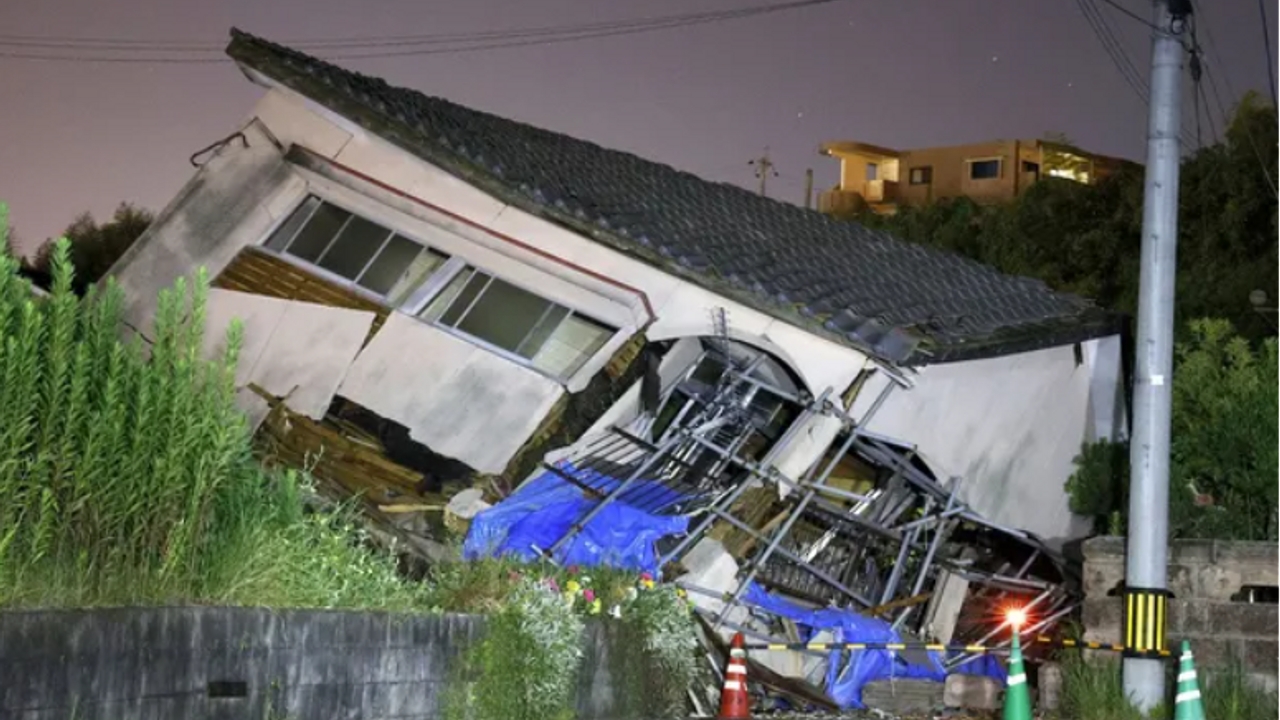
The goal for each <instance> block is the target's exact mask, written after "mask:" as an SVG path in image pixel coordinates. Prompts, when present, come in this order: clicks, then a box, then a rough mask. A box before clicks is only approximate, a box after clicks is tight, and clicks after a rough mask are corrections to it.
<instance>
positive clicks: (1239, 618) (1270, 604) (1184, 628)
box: [1084, 537, 1280, 688]
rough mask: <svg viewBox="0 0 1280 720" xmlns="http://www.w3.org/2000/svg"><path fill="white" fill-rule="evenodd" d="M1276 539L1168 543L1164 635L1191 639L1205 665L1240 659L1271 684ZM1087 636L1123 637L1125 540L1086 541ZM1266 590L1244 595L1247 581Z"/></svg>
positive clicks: (1278, 650)
mask: <svg viewBox="0 0 1280 720" xmlns="http://www.w3.org/2000/svg"><path fill="white" fill-rule="evenodd" d="M1278 555H1280V552H1278V548H1277V545H1276V544H1275V543H1261V542H1223V541H1216V540H1184V541H1177V542H1174V543H1172V544H1171V545H1170V547H1169V591H1170V592H1171V593H1172V597H1171V598H1170V600H1169V617H1168V638H1169V641H1170V642H1171V643H1173V642H1179V641H1181V640H1184V639H1185V640H1190V641H1191V645H1192V650H1193V651H1194V652H1195V654H1196V661H1197V664H1198V665H1199V666H1201V667H1205V668H1207V669H1213V668H1215V667H1218V668H1220V667H1223V666H1225V665H1226V664H1228V663H1229V662H1230V661H1231V660H1232V659H1238V660H1240V661H1241V662H1242V663H1243V664H1244V667H1245V669H1246V670H1247V671H1248V672H1249V673H1250V674H1251V675H1252V676H1253V677H1254V679H1255V680H1256V681H1258V682H1259V683H1260V684H1264V685H1266V686H1267V687H1271V688H1275V687H1276V673H1277V656H1278V655H1280V644H1277V633H1278V632H1280V626H1278V616H1280V613H1278V609H1280V608H1278V607H1277V605H1276V604H1275V600H1274V598H1275V595H1274V588H1275V587H1276V586H1277V568H1276V561H1277V556H1278ZM1084 556H1085V564H1084V591H1085V598H1086V599H1085V605H1084V624H1085V629H1086V635H1085V637H1086V639H1088V640H1093V641H1097V642H1107V643H1119V642H1121V641H1122V640H1123V637H1122V630H1123V627H1124V608H1123V601H1122V599H1121V597H1120V592H1121V590H1122V588H1123V584H1124V570H1125V539H1124V538H1122V537H1101V538H1094V539H1092V540H1089V541H1088V542H1086V543H1085V544H1084ZM1249 587H1254V588H1269V589H1271V593H1272V594H1271V595H1270V598H1271V599H1270V600H1269V601H1266V602H1259V601H1256V600H1255V601H1254V602H1250V601H1249V598H1248V593H1247V592H1246V593H1242V590H1245V589H1246V588H1249Z"/></svg>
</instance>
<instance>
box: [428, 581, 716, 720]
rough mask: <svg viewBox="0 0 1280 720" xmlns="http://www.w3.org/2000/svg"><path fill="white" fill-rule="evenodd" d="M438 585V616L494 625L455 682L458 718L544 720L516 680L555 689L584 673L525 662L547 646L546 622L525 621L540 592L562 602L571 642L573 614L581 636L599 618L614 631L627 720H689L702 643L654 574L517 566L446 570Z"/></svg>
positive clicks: (679, 598) (618, 704) (681, 602)
mask: <svg viewBox="0 0 1280 720" xmlns="http://www.w3.org/2000/svg"><path fill="white" fill-rule="evenodd" d="M429 584H430V585H431V604H432V606H433V607H436V608H439V609H441V610H444V611H449V612H480V613H484V614H489V615H491V617H492V618H493V619H492V620H491V622H490V625H489V631H488V632H487V633H486V635H485V639H484V640H483V641H482V642H481V643H480V644H479V645H477V646H476V647H475V648H472V649H471V650H470V651H469V652H468V653H467V657H466V658H465V662H464V664H463V669H462V671H461V675H460V676H459V677H456V678H454V681H453V684H454V688H453V691H452V693H451V696H450V698H449V701H448V703H447V704H448V706H449V708H450V710H449V714H450V716H451V717H453V718H455V719H458V720H461V719H463V718H466V719H468V720H487V719H488V718H497V717H513V718H519V717H542V716H541V715H537V714H533V713H535V712H547V713H551V712H553V711H552V710H551V709H548V708H547V707H542V708H538V707H535V706H534V705H532V704H529V702H527V701H526V700H525V699H522V698H520V697H514V696H512V695H511V693H510V692H508V691H507V690H506V689H505V688H508V687H509V679H508V678H509V677H512V676H513V675H512V674H513V673H515V674H516V675H514V676H519V677H521V678H524V680H522V682H525V683H530V684H539V683H541V684H544V685H549V684H550V683H551V676H552V675H555V674H560V675H565V677H568V676H569V675H573V676H575V677H576V672H577V669H576V668H577V666H576V665H574V666H573V669H572V670H570V669H569V667H568V665H569V663H568V660H567V658H564V657H562V658H561V662H548V661H544V659H541V658H536V659H535V658H523V656H522V653H525V652H526V651H525V649H524V648H525V647H526V646H528V647H541V646H543V645H545V644H546V641H545V640H538V641H536V642H535V641H534V640H533V639H531V638H532V637H533V635H534V634H535V633H534V632H533V630H534V629H536V628H538V627H539V623H540V622H544V621H540V620H537V619H535V618H529V617H524V616H522V615H520V614H521V613H527V612H531V611H528V610H527V609H528V608H530V607H532V606H533V603H531V601H530V596H529V595H528V592H529V589H528V588H530V587H533V588H537V589H538V590H539V591H540V592H541V593H543V595H546V596H549V597H554V598H555V599H556V604H555V605H554V607H552V608H551V609H552V610H554V612H552V613H551V614H550V615H548V617H549V618H553V619H554V623H553V624H554V625H555V626H556V627H559V628H561V630H562V631H563V632H566V633H568V632H569V628H570V627H571V626H570V624H568V622H567V621H564V620H562V619H559V618H562V616H563V614H564V613H568V615H570V616H572V617H575V618H577V622H578V623H579V624H578V626H577V627H579V628H581V623H582V621H583V620H585V619H587V618H595V619H598V620H599V621H601V622H603V623H606V625H605V628H604V631H605V632H606V633H607V634H608V636H609V638H610V641H611V647H612V648H625V651H623V652H611V653H609V657H608V662H609V664H610V670H611V673H612V677H613V679H614V693H615V697H614V699H615V708H616V709H617V710H618V712H619V713H620V714H619V717H620V718H621V717H643V718H675V717H684V715H685V709H686V707H685V691H686V689H687V688H688V687H689V684H690V683H691V682H692V681H693V679H694V677H695V673H696V671H697V656H696V654H695V650H696V648H697V642H698V641H697V633H696V627H695V625H694V620H693V615H692V613H691V611H690V609H689V602H688V600H687V599H686V598H685V597H684V595H683V593H682V592H681V591H679V590H677V589H676V588H675V587H674V586H670V585H658V584H656V583H655V582H654V581H653V579H652V578H651V577H649V576H648V575H646V574H641V575H640V576H639V577H637V576H636V575H635V573H633V572H631V571H627V570H618V569H614V568H608V567H590V568H588V567H579V566H569V567H567V568H561V567H557V566H555V565H553V564H551V563H545V562H541V563H532V564H522V563H520V562H517V561H515V560H512V559H509V558H490V559H484V560H479V561H476V562H462V563H450V564H445V565H440V566H437V567H435V568H433V569H432V572H431V575H430V578H429ZM536 597H537V598H539V599H544V598H542V596H541V595H540V596H536ZM547 602H550V601H547ZM539 607H542V606H541V605H539ZM522 608H525V609H524V610H522ZM538 612H539V613H545V612H546V609H545V608H543V609H540V610H538ZM512 613H515V615H512ZM521 618H523V619H521ZM579 632H580V630H579ZM539 633H541V634H542V635H544V636H548V637H549V636H551V635H553V634H554V633H555V631H553V630H552V629H550V628H546V629H543V630H541V631H539ZM575 637H576V636H575ZM575 642H578V641H577V640H575ZM548 647H554V645H551V646H548ZM566 673H567V675H566ZM544 674H545V676H546V677H545V679H541V678H544ZM567 699H568V698H567V697H566V698H565V700H566V702H567ZM563 709H564V708H561V710H563ZM556 712H558V710H557V711H556ZM519 713H530V714H524V715H521V714H519Z"/></svg>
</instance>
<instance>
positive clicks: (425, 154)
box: [226, 27, 1114, 368]
mask: <svg viewBox="0 0 1280 720" xmlns="http://www.w3.org/2000/svg"><path fill="white" fill-rule="evenodd" d="M230 32H231V38H232V39H231V42H230V43H229V44H228V46H227V48H226V53H227V55H228V56H229V57H231V58H232V59H233V60H234V61H235V62H236V63H237V65H238V66H239V68H240V70H241V72H243V73H244V74H245V75H246V77H248V79H249V80H250V81H251V82H257V80H256V79H255V77H254V73H256V74H258V75H260V76H262V77H265V78H267V79H269V80H271V81H274V82H276V83H279V84H280V85H281V86H283V87H284V88H286V89H287V90H290V91H292V92H295V93H298V94H299V95H301V96H303V97H305V98H307V99H309V100H311V101H313V102H316V103H318V104H319V105H321V106H322V107H324V108H326V109H328V110H329V111H331V112H334V113H337V114H338V115H340V116H342V117H344V118H346V119H347V120H349V121H351V122H353V123H355V124H356V125H359V126H360V127H362V128H364V129H365V130H367V131H368V132H369V133H371V134H372V135H374V136H376V137H378V138H380V139H382V140H384V141H386V142H388V143H390V144H392V145H394V146H396V147H398V148H400V149H401V150H403V151H405V152H407V153H409V154H411V155H413V156H415V157H417V158H418V159H420V160H423V161H425V162H428V163H430V164H432V165H435V166H437V167H439V168H440V169H442V170H444V171H445V172H447V173H449V174H451V175H453V176H455V177H457V178H458V179H460V180H463V181H464V182H467V183H469V184H471V185H472V186H474V187H476V188H477V189H479V190H482V191H484V192H486V193H488V194H490V195H492V196H494V197H495V198H497V199H499V200H501V201H503V202H505V203H507V204H509V205H511V206H513V207H516V208H517V209H520V210H523V211H525V212H528V213H529V214H531V215H533V216H535V217H538V218H541V219H543V220H547V221H548V222H551V223H553V224H556V225H559V226H561V227H564V228H566V229H568V230H570V231H572V232H574V233H577V234H579V235H582V236H584V237H587V238H589V239H591V240H594V241H596V242H599V243H600V244H602V245H605V246H606V247H608V248H610V249H612V250H614V251H616V252H619V253H622V254H623V255H626V256H628V257H631V258H633V259H636V260H639V261H641V262H644V263H646V264H648V265H651V266H653V267H655V268H658V269H660V270H662V271H663V272H666V273H669V274H671V275H674V276H676V277H678V278H680V279H683V280H686V281H688V282H690V283H692V284H694V285H696V286H699V287H702V288H704V289H706V290H708V291H710V292H712V293H715V294H717V295H720V296H722V297H725V298H726V299H730V300H734V301H735V302H739V303H741V304H743V305H744V306H746V307H748V308H750V309H752V310H755V311H757V312H760V313H762V314H764V315H766V316H768V317H771V318H773V319H775V320H779V321H781V322H785V323H787V324H788V325H791V326H793V327H796V328H798V329H801V330H804V331H806V332H808V333H810V334H813V335H815V336H817V337H820V338H823V339H825V340H828V341H830V342H833V343H836V344H838V345H842V346H845V347H849V348H851V349H853V350H856V351H858V352H860V353H863V354H864V355H866V356H868V357H869V358H872V359H874V360H876V361H879V362H882V363H884V364H887V365H890V366H895V367H904V368H905V367H922V366H926V365H937V364H943V363H949V362H958V361H961V360H976V359H985V358H995V357H1001V356H1004V355H1010V354H1016V353H1020V352H1027V351H1028V349H1041V348H1045V347H1051V346H1054V345H1062V344H1071V343H1072V342H1080V341H1083V340H1088V339H1093V338H1097V337H1104V336H1107V335H1111V334H1114V332H1111V331H1109V330H1106V329H1105V328H1106V327H1107V326H1108V323H1101V324H1100V323H1097V322H1083V323H1082V322H1080V321H1081V320H1082V319H1085V318H1083V317H1082V318H1074V319H1072V318H1060V319H1058V320H1057V321H1056V322H1057V323H1059V324H1065V325H1076V326H1077V328H1076V330H1077V332H1075V333H1071V334H1070V335H1071V337H1072V339H1070V340H1064V341H1059V342H1055V341H1054V340H1053V338H1054V337H1056V336H1057V334H1054V335H1051V336H1046V335H1045V334H1044V332H1043V329H1042V328H1043V325H1044V324H1043V323H1025V324H1023V325H1021V326H1018V327H1016V328H1007V329H1004V330H1002V331H998V332H995V333H992V334H991V335H989V336H988V337H985V338H981V339H976V340H971V341H963V342H960V343H951V344H946V345H943V344H940V343H939V341H938V340H937V339H935V338H932V337H930V336H929V335H928V334H927V333H925V332H922V331H921V330H920V329H919V328H918V326H910V327H891V328H887V330H888V331H887V332H886V333H883V334H881V333H873V334H874V335H878V337H875V338H874V341H869V340H867V339H864V338H862V337H860V335H859V334H858V333H856V332H848V331H842V330H843V328H839V327H837V325H836V324H834V323H833V322H832V320H833V318H834V316H817V315H814V316H811V315H808V314H805V313H802V312H800V311H799V310H798V309H797V308H796V307H794V305H787V304H784V303H781V302H769V301H768V300H767V299H766V298H764V297H762V296H760V294H758V293H756V292H752V291H751V290H750V289H749V288H744V287H741V286H739V285H737V284H735V283H733V282H732V281H730V280H729V279H727V278H722V277H720V276H719V275H718V273H716V272H715V269H714V268H711V269H710V270H709V271H695V270H694V269H692V268H689V267H686V266H684V265H683V264H682V263H680V262H679V261H678V260H677V259H676V258H671V257H665V256H663V255H662V254H661V253H659V252H658V251H657V250H656V249H655V248H652V247H643V246H639V245H638V244H637V243H635V242H632V241H629V240H628V239H626V238H623V237H620V236H618V235H616V234H615V233H614V232H612V231H611V230H610V229H606V228H603V227H601V226H600V225H599V224H597V223H593V222H591V221H590V220H589V219H588V218H584V217H577V216H575V215H574V214H573V213H572V212H569V211H568V210H564V209H560V208H558V207H555V206H551V205H547V204H544V203H540V202H537V201H536V200H535V199H534V198H531V197H528V196H527V195H526V194H523V193H521V192H519V191H518V190H517V189H515V188H512V187H510V186H509V185H508V184H507V183H504V182H503V181H502V180H501V178H499V177H496V176H494V174H493V173H492V172H490V171H489V170H488V169H486V168H483V167H478V166H476V165H475V164H474V163H471V162H466V161H464V159H460V158H458V157H457V156H456V155H455V154H453V153H450V152H447V151H444V150H442V149H440V148H438V147H435V146H434V145H432V144H431V143H428V142H421V141H420V140H419V139H418V138H416V137H413V136H412V135H414V134H416V133H412V128H409V127H407V126H405V127H400V126H397V124H396V123H395V122H394V121H392V120H391V119H389V118H387V117H386V116H385V113H383V112H380V111H378V110H377V109H376V108H374V107H372V106H371V105H369V104H368V103H365V102H361V101H360V99H359V98H357V97H353V96H352V95H351V94H348V93H343V92H338V91H336V90H335V88H334V87H333V85H332V84H331V83H329V82H325V81H324V80H323V79H320V78H318V77H317V76H316V75H315V74H314V73H311V72H308V71H307V70H306V69H304V68H302V67H299V66H298V64H297V63H295V62H294V61H293V60H292V56H297V57H298V58H299V59H300V60H305V61H306V62H309V63H319V64H322V65H325V66H328V67H331V68H333V69H335V70H337V71H340V72H344V73H350V74H352V75H356V76H358V77H361V78H365V79H368V80H370V81H372V82H375V83H378V84H381V85H383V86H387V87H394V86H391V85H390V84H389V83H387V82H386V81H385V80H382V79H380V78H376V77H372V76H367V75H363V74H362V73H358V72H356V71H354V70H347V69H345V68H341V67H338V66H335V65H333V64H332V63H328V62H327V61H324V60H321V59H319V58H315V57H312V56H309V55H306V54H305V53H301V52H299V51H296V50H293V49H291V48H288V47H286V46H282V45H278V44H276V43H273V42H271V41H269V40H265V39H263V38H259V37H256V36H254V35H252V34H250V33H246V32H244V31H242V30H239V29H238V28H235V27H233V28H231V31H230ZM250 71H252V72H250ZM412 92H418V91H412ZM420 94H421V93H420ZM424 97H427V96H425V95H424ZM444 102H449V101H447V100H446V101H444ZM472 112H477V113H482V114H487V115H491V116H493V115H492V114H491V113H484V112H483V111H479V110H472ZM493 117H498V116H493ZM530 127H532V126H530ZM544 132H553V131H544ZM584 142H585V141H584ZM592 144H594V143H592ZM597 147H600V146H598V145H597ZM602 149H604V148H602ZM610 152H622V151H610ZM624 154H628V155H632V156H633V157H635V158H637V159H639V160H641V161H643V162H646V163H654V161H650V160H647V159H644V158H641V157H640V156H636V155H633V154H631V153H624ZM654 164H660V163H654ZM671 169H672V170H673V171H674V172H679V173H682V174H684V175H690V176H691V177H695V178H696V177H697V176H694V175H692V174H691V173H687V172H685V171H681V170H678V169H676V168H671ZM697 179H698V180H699V181H700V182H706V183H710V184H719V185H727V184H725V183H713V182H712V181H707V180H703V179H702V178H697ZM730 187H734V188H735V189H738V188H736V186H730ZM770 200H771V201H772V202H776V203H778V204H785V203H782V202H781V201H778V200H772V199H770ZM873 232H876V233H877V234H879V235H883V236H884V237H886V238H888V239H891V240H893V241H895V242H898V243H902V244H912V243H909V242H908V241H905V240H902V239H900V238H896V237H892V236H889V235H887V234H885V233H882V232H878V231H873ZM960 257H962V259H963V260H965V261H967V262H970V263H974V264H980V263H977V262H976V261H973V260H972V259H970V258H963V256H960ZM1009 277H1013V276H1009ZM1037 282H1038V281H1037ZM1059 295H1063V296H1069V294H1066V293H1059ZM1070 297H1074V296H1070ZM1077 299H1078V300H1082V301H1083V302H1085V303H1088V301H1085V300H1083V299H1082V298H1077ZM1088 304H1090V306H1091V303H1088ZM1087 310H1088V311H1089V312H1086V313H1082V315H1096V314H1103V315H1109V314H1110V313H1109V311H1105V310H1101V309H1099V308H1096V307H1093V306H1091V307H1089V308H1087ZM865 320H866V323H865V324H866V325H874V324H876V320H875V319H874V318H867V319H865Z"/></svg>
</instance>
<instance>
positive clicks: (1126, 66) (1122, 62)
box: [1076, 0, 1195, 146]
mask: <svg viewBox="0 0 1280 720" xmlns="http://www.w3.org/2000/svg"><path fill="white" fill-rule="evenodd" d="M1102 2H1106V3H1107V5H1109V6H1111V7H1113V8H1116V9H1119V10H1121V11H1122V12H1124V13H1125V15H1127V16H1129V17H1133V18H1137V19H1139V20H1141V18H1139V17H1138V16H1137V15H1134V14H1133V13H1132V12H1130V11H1129V10H1127V9H1126V8H1124V7H1123V6H1120V5H1118V4H1117V3H1115V2H1114V1H1112V0H1102ZM1076 5H1077V6H1079V8H1080V12H1081V14H1082V15H1084V17H1085V20H1086V21H1087V22H1088V23H1089V27H1090V28H1091V29H1092V30H1093V34H1094V36H1095V37H1097V38H1098V42H1099V43H1101V45H1102V49H1103V50H1104V51H1105V52H1106V53H1107V56H1108V57H1109V58H1110V59H1111V63H1112V64H1113V65H1114V66H1115V68H1116V70H1117V71H1118V72H1119V73H1120V76H1121V77H1122V78H1124V80H1125V83H1127V84H1128V85H1129V87H1130V89H1132V90H1133V92H1134V94H1135V95H1137V96H1138V99H1140V100H1141V101H1142V103H1143V105H1148V104H1149V103H1150V91H1149V89H1148V86H1147V82H1146V80H1145V79H1144V77H1143V75H1142V73H1140V72H1139V71H1138V69H1137V66H1135V65H1134V63H1133V60H1131V59H1130V58H1129V53H1128V52H1127V51H1126V50H1125V49H1124V44H1123V43H1121V42H1120V40H1119V38H1117V37H1116V34H1115V31H1114V30H1113V29H1112V27H1111V23H1110V21H1108V20H1107V17H1106V15H1104V14H1103V12H1102V9H1101V8H1099V7H1098V5H1097V3H1096V2H1095V0H1076ZM1143 24H1144V25H1145V26H1147V27H1149V28H1152V29H1153V30H1155V31H1156V32H1160V33H1165V32H1170V31H1169V30H1161V29H1160V28H1157V27H1156V26H1155V25H1153V24H1151V23H1150V22H1147V21H1145V20H1143ZM1181 136H1182V142H1183V143H1184V144H1186V145H1188V146H1190V145H1191V144H1192V143H1193V141H1194V140H1195V138H1194V135H1193V134H1192V132H1191V130H1190V129H1189V128H1187V127H1185V126H1184V127H1182V128H1181Z"/></svg>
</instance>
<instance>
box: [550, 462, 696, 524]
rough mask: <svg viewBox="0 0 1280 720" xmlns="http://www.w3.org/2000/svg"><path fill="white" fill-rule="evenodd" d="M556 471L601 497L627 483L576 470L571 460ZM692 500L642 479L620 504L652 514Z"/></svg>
mask: <svg viewBox="0 0 1280 720" xmlns="http://www.w3.org/2000/svg"><path fill="white" fill-rule="evenodd" d="M556 469H557V470H559V471H560V472H562V473H564V474H566V475H569V476H571V477H572V478H573V479H574V480H577V481H578V483H579V484H581V485H586V486H587V487H589V488H591V489H593V490H595V491H596V492H599V493H600V494H601V495H608V494H609V493H611V492H613V491H614V490H617V489H618V488H619V487H620V486H621V485H622V482H623V481H622V480H621V479H619V478H616V477H613V476H612V475H606V474H604V473H602V472H597V471H596V470H593V469H591V468H578V467H575V466H574V465H573V463H571V462H569V461H567V460H565V461H561V462H559V463H556ZM552 474H554V473H552ZM688 499H689V498H688V497H685V496H683V495H681V494H680V493H678V492H676V491H675V490H672V489H671V488H669V487H667V486H666V485H663V484H661V483H656V482H653V481H652V480H643V479H639V478H637V479H636V480H635V482H632V483H631V484H630V485H628V486H627V489H626V490H623V491H622V494H621V495H619V496H618V500H621V501H622V502H624V503H626V504H628V505H630V506H632V507H633V508H636V509H638V510H643V511H645V512H650V513H660V512H663V511H665V510H668V509H670V508H671V506H673V505H675V504H676V503H678V502H680V501H682V500H688Z"/></svg>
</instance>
